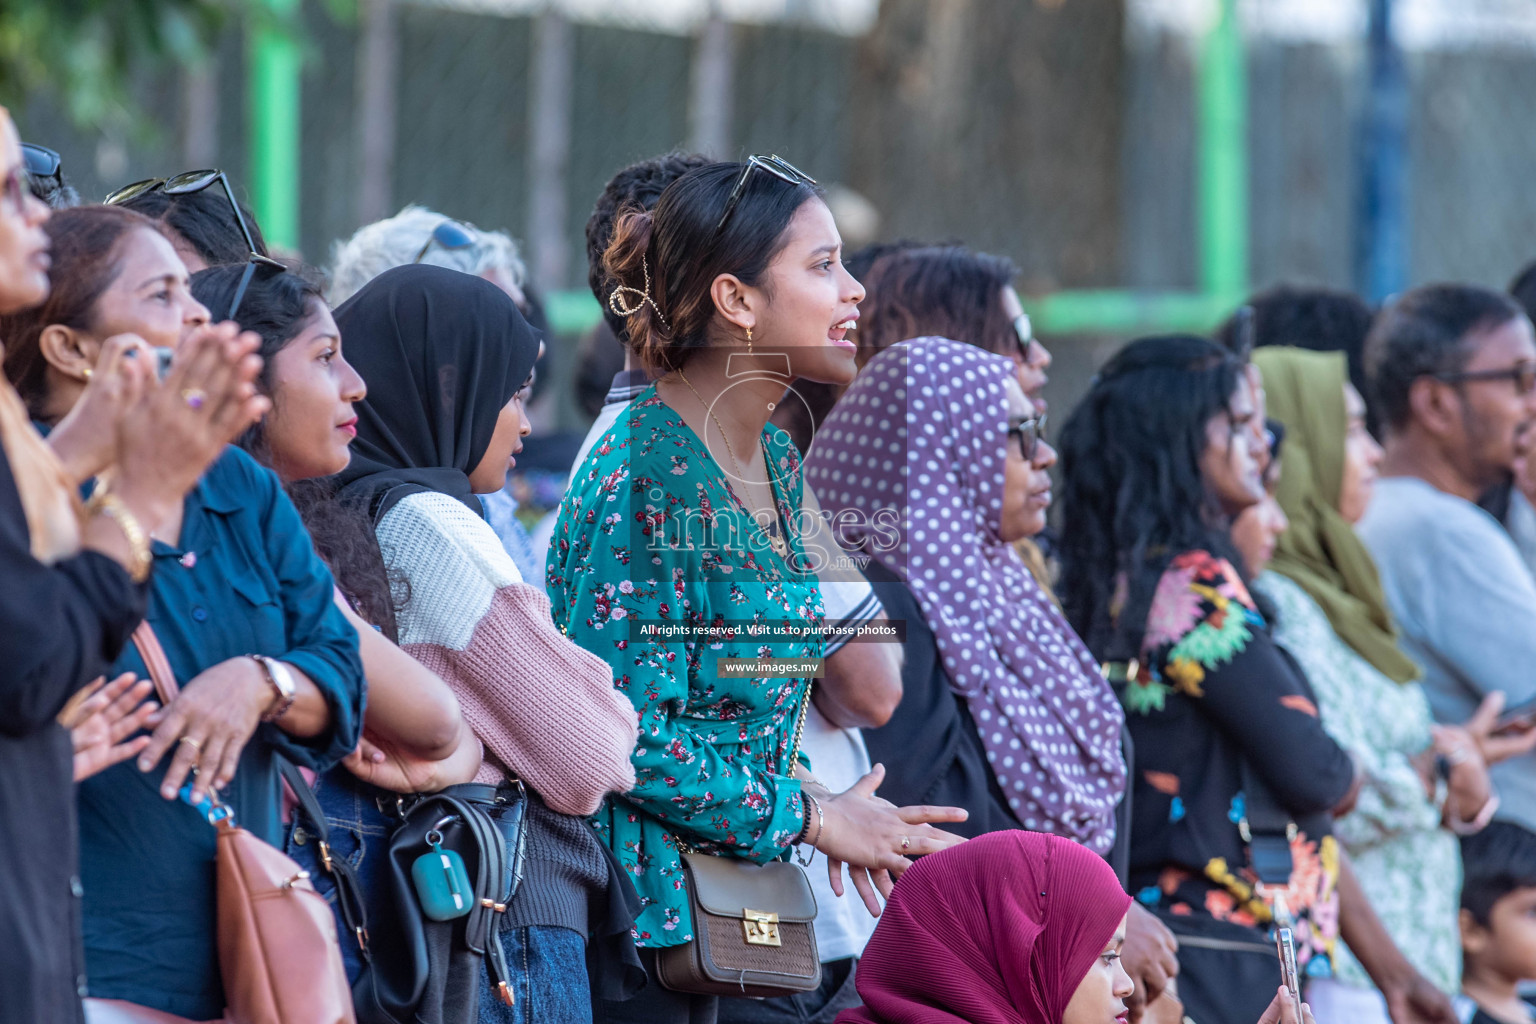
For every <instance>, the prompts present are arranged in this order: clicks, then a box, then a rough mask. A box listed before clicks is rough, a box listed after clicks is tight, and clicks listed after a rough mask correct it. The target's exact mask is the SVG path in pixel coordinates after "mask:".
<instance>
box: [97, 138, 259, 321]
mask: <svg viewBox="0 0 1536 1024" xmlns="http://www.w3.org/2000/svg"><path fill="white" fill-rule="evenodd" d="M214 182H218V183H219V184H220V185H222V186H224V198H226V199H228V200H229V208H230V209H231V210H232V211H234V214H235V224H236V225H237V226H238V227H239V228H240V235H241V237H243V238H244V239H245V249H246V252H247V253H248V254H249V256H248V257H247V259H246V263H245V273H244V274H241V275H240V284H239V286H238V287H237V288H235V298H234V301H233V302H231V303H230V304H229V313H228V314H227V315H226V316H225V318H224V319H226V320H233V319H235V314H236V313H238V312H239V311H240V303H241V301H242V300H243V299H244V298H245V291H246V289H247V288H249V287H250V286H251V278H252V277H254V276H255V275H256V268H257V267H258V266H261V267H265V268H267V269H268V270H276V271H279V272H281V271H284V270H287V269H288V268H287V267H285V266H283V264H281V263H279V262H278V261H277V260H274V259H272V258H271V257H270V256H263V255H262V254H261V253H259V252H257V251H256V239H254V238H253V237H251V229H250V228H249V227H247V226H246V223H245V214H243V213H241V212H240V204H239V203H238V202H236V201H235V191H234V189H232V188H230V187H229V178H228V176H226V175H225V174H224V172H223V171H221V170H218V169H216V168H209V169H208V170H204V171H187V172H185V173H183V174H177V175H173V176H171V177H169V178H145V179H144V180H143V181H136V182H134V183H133V184H132V185H124V186H123V187H122V188H120V189H118V190H117V191H116V192H113V193H112V194H111V195H109V196H107V198H106V204H107V205H108V206H121V205H122V204H124V203H127V202H131V201H132V200H134V199H137V198H139V196H142V195H147V194H148V193H150V192H164V193H165V194H166V195H170V196H185V195H191V194H192V193H193V192H201V191H202V190H203V189H205V188H208V187H209V186H211V185H212V184H213V183H214Z"/></svg>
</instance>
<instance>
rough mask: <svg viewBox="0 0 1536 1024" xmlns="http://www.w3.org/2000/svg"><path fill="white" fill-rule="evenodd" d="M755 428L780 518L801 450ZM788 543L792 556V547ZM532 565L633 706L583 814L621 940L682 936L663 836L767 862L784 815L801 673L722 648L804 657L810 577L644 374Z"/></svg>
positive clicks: (671, 941) (795, 824) (794, 805)
mask: <svg viewBox="0 0 1536 1024" xmlns="http://www.w3.org/2000/svg"><path fill="white" fill-rule="evenodd" d="M763 445H764V448H765V452H766V453H767V456H768V458H769V459H770V460H771V461H772V464H773V470H774V472H773V475H774V476H775V477H776V478H777V481H778V484H779V486H776V487H775V489H774V495H775V498H776V499H777V502H778V505H779V511H780V513H781V519H782V521H784V522H790V523H793V522H794V511H795V510H796V509H798V508H799V507H800V459H799V455H798V453H797V452H796V450H795V448H794V446H793V445H792V444H791V443H790V441H789V437H788V435H787V434H785V433H784V432H783V431H781V430H778V429H776V428H774V427H771V426H770V427H769V428H768V429H767V430H765V431H764V434H763ZM793 533H794V531H793V530H791V534H792V535H793ZM791 545H792V547H791V551H790V559H791V561H793V560H795V559H796V558H797V557H803V555H802V552H801V551H800V548H799V546H798V543H797V540H796V539H794V538H793V536H792V539H791ZM546 582H547V585H548V589H549V597H550V602H551V605H552V613H553V615H554V619H555V623H556V625H558V626H560V628H561V629H562V630H563V631H564V632H565V633H566V635H567V636H569V637H570V638H571V639H572V640H574V641H575V642H576V643H578V644H580V645H581V646H583V647H585V648H587V649H588V650H590V651H593V652H595V653H596V654H597V655H598V656H599V657H601V658H603V659H604V660H606V661H607V662H608V663H609V664H610V665H611V666H612V667H613V682H614V685H615V686H617V687H618V688H619V690H620V691H622V692H623V693H624V694H625V695H626V696H628V697H629V699H630V700H631V701H633V702H634V705H635V710H636V712H637V713H638V715H639V722H640V737H639V741H638V743H637V745H636V747H635V753H634V761H635V779H636V782H635V788H634V789H633V790H632V791H631V792H630V793H628V794H627V795H625V796H610V797H609V798H608V800H607V801H606V802H605V804H604V805H603V807H602V808H600V809H599V810H598V812H597V814H596V815H594V816H593V819H592V820H593V824H594V825H595V826H596V827H597V829H598V832H599V834H600V835H601V836H602V837H603V839H604V841H605V842H607V843H608V845H609V847H610V848H611V849H612V850H613V852H614V854H615V855H617V857H618V858H619V861H620V863H622V864H623V865H624V867H625V868H626V870H628V871H629V872H630V875H631V877H632V878H633V880H634V883H635V888H636V889H638V890H639V893H640V898H641V902H642V904H643V906H644V909H643V910H642V911H641V914H640V916H639V918H638V919H637V921H636V923H635V928H634V936H635V941H636V943H638V944H639V945H641V946H649V947H661V946H674V945H680V944H682V943H685V942H689V941H692V939H693V922H692V921H691V920H690V919H689V913H688V904H687V901H686V900H685V899H684V889H685V882H684V878H683V872H682V865H681V861H680V859H679V856H678V851H679V845H680V844H681V845H683V846H685V847H687V848H690V849H696V850H700V851H702V852H706V853H716V854H724V855H729V856H735V857H740V858H743V859H746V860H749V861H753V862H756V863H765V862H767V861H770V860H773V859H775V858H778V857H782V856H784V855H785V854H786V853H787V852H788V850H789V847H790V845H791V844H792V843H793V841H794V839H795V837H796V836H797V835H799V833H800V829H801V825H802V822H803V812H802V809H801V798H800V783H799V782H798V781H796V780H794V779H791V778H788V777H786V776H787V773H788V771H789V768H788V765H786V764H785V762H786V760H787V759H788V757H789V756H790V755H789V747H790V743H791V741H792V739H793V734H794V727H795V719H796V716H797V714H798V712H799V709H800V705H801V703H802V702H803V701H804V699H805V697H806V695H807V693H808V688H809V678H807V677H800V678H774V677H772V676H771V675H750V676H731V677H727V676H726V675H725V674H724V667H723V666H722V664H721V661H722V659H726V658H741V659H753V660H755V659H761V658H786V659H788V658H793V659H801V660H809V659H815V658H819V657H820V656H821V651H822V640H821V635H820V629H821V624H822V614H823V609H822V601H821V591H820V589H819V587H818V585H817V582H816V577H815V576H814V575H805V574H800V573H797V572H796V571H795V570H794V569H793V568H792V566H791V565H790V564H788V563H786V561H785V560H783V559H781V558H779V557H778V555H776V554H775V553H774V551H773V550H772V548H771V546H770V544H769V542H768V539H767V537H766V536H765V535H764V534H763V533H762V531H761V530H760V529H758V527H757V526H756V523H755V522H754V521H753V520H752V519H751V517H750V516H749V514H748V513H747V510H746V509H745V507H744V506H743V505H742V504H741V503H740V502H739V501H738V500H737V499H736V497H735V495H734V493H733V492H732V491H731V490H730V489H729V488H728V487H727V486H726V479H725V474H724V472H723V470H722V469H721V467H720V465H719V464H718V463H717V462H715V461H714V459H713V458H712V457H711V455H710V453H709V451H708V449H706V447H705V445H704V443H703V441H701V440H700V438H699V437H698V435H697V434H695V433H694V432H693V431H692V430H691V429H690V428H689V427H688V426H687V425H686V424H685V423H684V422H683V420H682V417H680V416H678V415H677V413H675V412H674V411H673V410H672V409H671V408H669V407H668V406H667V405H666V404H665V403H663V402H662V401H661V399H660V398H659V397H658V396H657V394H656V389H655V388H654V387H651V388H648V389H646V390H645V391H644V392H642V393H641V394H640V395H639V397H637V398H636V399H635V401H634V402H633V403H631V405H630V406H629V408H628V409H626V410H625V412H624V413H623V414H621V416H620V417H619V420H618V422H617V423H616V424H615V425H614V427H613V429H612V430H610V431H609V432H608V434H607V435H605V436H604V437H603V438H602V440H600V441H599V442H598V444H597V446H596V447H595V448H593V450H592V454H591V456H590V457H589V458H588V460H587V462H586V463H585V464H584V465H583V466H581V467H580V468H579V469H578V471H577V473H576V477H575V479H574V480H573V481H572V483H571V487H570V489H569V490H568V491H567V492H566V495H565V500H564V501H563V502H562V503H561V506H560V514H559V519H558V522H557V523H556V526H555V533H554V537H553V539H552V540H551V542H550V553H549V571H548V578H547V581H546Z"/></svg>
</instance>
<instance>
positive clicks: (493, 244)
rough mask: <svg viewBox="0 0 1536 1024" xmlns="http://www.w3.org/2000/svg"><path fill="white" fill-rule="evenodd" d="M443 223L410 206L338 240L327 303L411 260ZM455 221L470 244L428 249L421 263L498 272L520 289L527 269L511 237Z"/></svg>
mask: <svg viewBox="0 0 1536 1024" xmlns="http://www.w3.org/2000/svg"><path fill="white" fill-rule="evenodd" d="M448 219H450V218H448V217H447V216H446V215H445V214H441V213H438V212H436V211H434V210H429V209H427V208H426V207H425V206H416V205H414V204H413V205H410V206H407V207H406V208H405V209H403V210H401V211H400V212H399V213H397V214H395V215H394V216H393V217H389V218H386V219H385V220H378V221H374V222H373V223H372V224H365V225H363V226H362V227H360V228H358V229H357V233H356V234H354V235H353V236H352V237H351V238H349V239H347V240H346V241H344V242H337V243H336V244H335V246H333V247H332V249H331V273H330V278H331V286H330V288H329V289H328V292H329V298H330V302H331V305H333V306H339V305H341V304H342V303H343V302H345V301H347V299H349V298H351V297H352V295H353V294H354V293H355V292H357V291H358V289H360V288H362V287H363V285H365V284H367V283H368V282H369V281H372V280H373V279H374V278H375V277H378V276H379V275H380V274H382V273H384V271H386V270H391V269H393V268H395V267H401V266H405V265H406V264H407V263H412V262H414V261H415V259H416V254H417V253H419V252H421V247H422V246H423V245H425V244H426V242H427V239H429V238H430V237H432V232H433V231H434V230H435V229H436V228H437V226H438V225H439V224H441V223H442V222H443V221H444V220H448ZM455 223H457V224H458V225H459V226H461V227H463V228H466V229H468V231H469V232H470V234H471V235H473V236H474V237H475V243H474V244H473V245H470V246H466V247H465V248H463V249H445V248H443V247H442V246H441V245H433V246H430V247H429V248H428V249H427V252H426V255H424V256H423V257H422V258H421V262H422V263H424V264H429V265H431V266H434V267H447V268H448V269H449V270H459V271H463V272H464V273H466V274H475V275H479V274H483V273H485V272H486V271H488V270H497V269H499V270H503V271H505V272H506V274H507V276H509V277H510V278H511V279H512V283H513V284H515V285H516V286H517V287H518V288H522V287H523V284H524V282H525V281H527V279H528V268H527V267H526V266H525V265H524V264H523V258H522V255H521V254H520V253H519V252H518V249H517V243H516V242H514V241H512V237H511V236H510V235H508V234H507V233H506V232H504V231H482V230H481V229H479V228H477V227H475V226H474V225H473V224H469V223H467V222H465V221H456V222H455Z"/></svg>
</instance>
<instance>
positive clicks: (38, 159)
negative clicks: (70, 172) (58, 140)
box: [21, 142, 63, 183]
mask: <svg viewBox="0 0 1536 1024" xmlns="http://www.w3.org/2000/svg"><path fill="white" fill-rule="evenodd" d="M21 158H22V160H23V161H25V163H26V166H27V174H28V176H30V177H33V178H53V179H55V180H57V181H59V182H60V183H62V181H63V179H62V178H60V177H59V166H60V164H62V163H63V161H62V160H60V158H59V154H57V153H55V152H54V151H53V150H51V149H49V148H48V147H47V146H39V145H37V144H35V143H31V142H23V143H22V144H21Z"/></svg>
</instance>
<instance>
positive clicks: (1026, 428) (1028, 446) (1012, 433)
mask: <svg viewBox="0 0 1536 1024" xmlns="http://www.w3.org/2000/svg"><path fill="white" fill-rule="evenodd" d="M1008 436H1009V437H1017V438H1018V439H1019V454H1020V455H1022V456H1024V461H1025V462H1029V463H1033V462H1034V461H1035V456H1036V455H1038V454H1040V442H1041V441H1044V440H1045V413H1043V412H1042V413H1038V414H1036V415H1034V416H1028V417H1026V418H1024V419H1021V420H1015V421H1014V422H1012V423H1010V424H1008Z"/></svg>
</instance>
